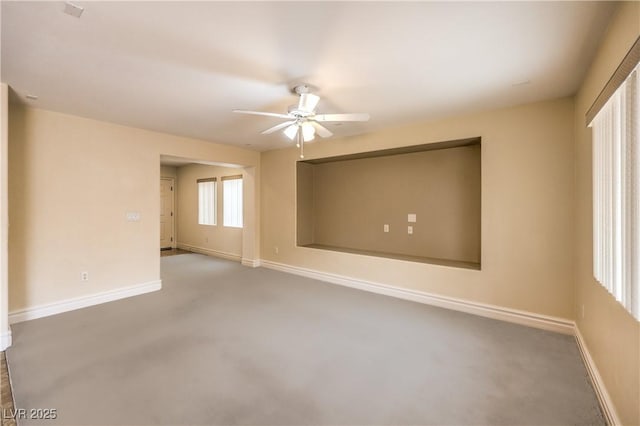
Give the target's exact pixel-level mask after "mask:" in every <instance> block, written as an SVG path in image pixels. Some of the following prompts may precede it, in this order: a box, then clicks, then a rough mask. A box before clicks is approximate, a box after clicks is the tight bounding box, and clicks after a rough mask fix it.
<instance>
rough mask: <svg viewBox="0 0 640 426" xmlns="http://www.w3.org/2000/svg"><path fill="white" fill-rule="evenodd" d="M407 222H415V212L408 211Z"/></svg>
mask: <svg viewBox="0 0 640 426" xmlns="http://www.w3.org/2000/svg"><path fill="white" fill-rule="evenodd" d="M407 222H409V223H416V214H415V213H409V214H408V215H407Z"/></svg>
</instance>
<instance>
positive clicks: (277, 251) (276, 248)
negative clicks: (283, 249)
mask: <svg viewBox="0 0 640 426" xmlns="http://www.w3.org/2000/svg"><path fill="white" fill-rule="evenodd" d="M273 252H274V253H275V254H278V253H279V252H280V249H278V246H275V247H273Z"/></svg>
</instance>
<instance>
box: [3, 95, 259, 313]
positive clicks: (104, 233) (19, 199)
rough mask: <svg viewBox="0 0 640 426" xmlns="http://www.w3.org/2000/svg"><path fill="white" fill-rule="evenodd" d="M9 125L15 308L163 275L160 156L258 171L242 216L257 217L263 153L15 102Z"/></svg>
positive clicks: (249, 242) (248, 235)
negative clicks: (85, 276)
mask: <svg viewBox="0 0 640 426" xmlns="http://www.w3.org/2000/svg"><path fill="white" fill-rule="evenodd" d="M9 120H10V123H9V177H10V180H9V185H10V186H9V197H10V201H9V205H10V208H9V216H10V223H11V229H10V232H9V262H10V268H9V274H10V275H9V277H10V288H9V305H10V308H9V310H10V311H16V310H20V309H24V308H29V307H34V306H37V305H41V304H46V303H53V302H57V301H62V300H66V299H69V298H73V297H81V296H87V295H91V294H94V293H97V292H101V291H107V290H114V289H118V288H122V287H126V286H130V285H135V284H141V283H145V282H152V281H155V280H158V279H160V259H159V252H158V250H159V238H160V230H159V214H160V208H159V206H160V198H159V197H160V194H159V192H160V190H159V185H160V168H159V167H158V165H159V164H160V155H161V154H164V155H170V156H176V157H184V158H192V159H201V160H203V161H208V162H224V163H229V164H241V165H246V166H250V167H251V169H252V170H258V172H257V173H254V174H252V175H250V176H248V178H247V179H248V180H250V182H249V185H247V186H248V188H249V189H248V191H249V192H250V194H251V195H250V196H249V198H248V204H249V205H247V206H245V214H246V212H249V214H250V216H257V215H258V214H259V211H258V208H259V207H258V206H259V202H258V200H257V197H258V196H259V191H258V188H259V181H258V176H259V161H260V154H259V153H257V152H254V151H249V150H245V149H241V148H236V147H232V146H228V145H219V144H214V143H209V142H204V141H198V140H194V139H188V138H182V137H177V136H172V135H167V134H161V133H154V132H150V131H146V130H141V129H135V128H130V127H125V126H119V125H114V124H110V123H105V122H100V121H95V120H89V119H84V118H80V117H76V116H71V115H65V114H59V113H55V112H50V111H44V110H38V109H23V108H21V107H18V106H14V105H11V110H10V117H9ZM246 200H247V199H246ZM245 202H247V201H245ZM129 211H137V212H139V213H140V214H141V220H140V221H139V222H127V221H126V220H125V214H126V212H129ZM252 220H253V222H250V223H249V228H248V229H247V227H245V240H246V241H244V242H245V243H246V244H245V246H251V247H243V257H245V258H248V259H253V258H254V256H259V253H258V251H257V249H255V248H254V247H253V245H254V244H257V243H258V242H259V238H258V232H259V229H257V227H256V226H255V220H254V219H252ZM81 271H88V272H89V282H87V283H82V282H81V281H80V272H81Z"/></svg>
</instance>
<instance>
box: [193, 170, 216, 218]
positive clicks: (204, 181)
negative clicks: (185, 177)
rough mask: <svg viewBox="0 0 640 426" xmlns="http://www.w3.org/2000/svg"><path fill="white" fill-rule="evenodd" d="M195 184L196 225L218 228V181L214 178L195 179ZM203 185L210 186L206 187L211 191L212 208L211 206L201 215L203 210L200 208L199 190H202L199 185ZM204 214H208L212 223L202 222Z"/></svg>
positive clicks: (200, 195) (201, 201) (200, 197)
mask: <svg viewBox="0 0 640 426" xmlns="http://www.w3.org/2000/svg"><path fill="white" fill-rule="evenodd" d="M196 184H197V191H198V225H201V226H218V179H217V178H215V177H209V178H201V179H196ZM204 184H212V185H207V186H208V187H210V188H212V189H213V195H212V199H213V206H211V207H210V209H209V210H208V211H207V212H205V213H203V208H202V204H203V197H202V190H201V189H202V188H204V187H202V186H201V185H204ZM206 213H209V215H211V216H212V217H213V223H206V222H208V221H206V220H203V214H206Z"/></svg>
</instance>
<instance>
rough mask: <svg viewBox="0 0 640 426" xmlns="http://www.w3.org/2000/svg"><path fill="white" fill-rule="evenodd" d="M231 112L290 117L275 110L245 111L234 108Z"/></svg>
mask: <svg viewBox="0 0 640 426" xmlns="http://www.w3.org/2000/svg"><path fill="white" fill-rule="evenodd" d="M233 112H237V113H238V114H251V115H266V116H267V117H278V118H291V116H289V115H288V114H278V113H275V112H262V111H247V110H244V109H234V110H233Z"/></svg>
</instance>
